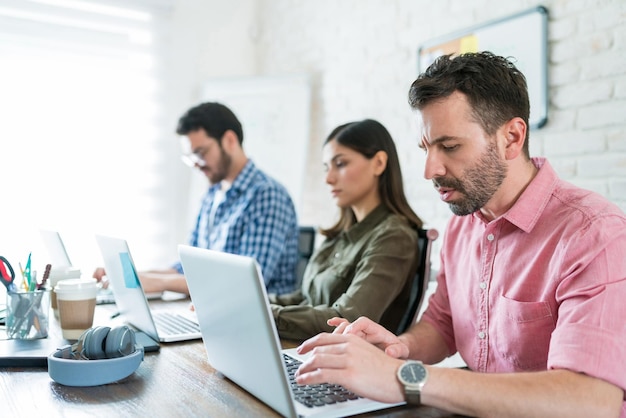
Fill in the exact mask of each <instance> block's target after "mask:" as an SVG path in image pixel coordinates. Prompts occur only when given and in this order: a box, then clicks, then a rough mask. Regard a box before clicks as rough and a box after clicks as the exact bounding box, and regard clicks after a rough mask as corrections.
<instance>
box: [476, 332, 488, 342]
mask: <svg viewBox="0 0 626 418" xmlns="http://www.w3.org/2000/svg"><path fill="white" fill-rule="evenodd" d="M486 335H487V334H485V333H484V332H483V331H480V332H479V333H478V338H480V339H481V340H484V339H485V336H486Z"/></svg>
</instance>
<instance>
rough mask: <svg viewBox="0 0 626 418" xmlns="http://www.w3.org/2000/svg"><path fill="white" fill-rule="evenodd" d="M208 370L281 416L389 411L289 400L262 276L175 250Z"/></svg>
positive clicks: (254, 269)
mask: <svg viewBox="0 0 626 418" xmlns="http://www.w3.org/2000/svg"><path fill="white" fill-rule="evenodd" d="M178 253H179V256H180V261H181V263H182V265H183V269H184V271H185V277H186V279H187V285H188V287H189V292H190V294H191V300H192V302H193V304H194V307H195V311H196V314H197V316H198V322H199V323H200V329H201V331H202V339H203V341H204V346H205V348H206V352H207V356H208V361H209V363H210V364H211V366H212V367H213V368H214V369H216V370H218V371H219V372H220V373H222V374H224V375H225V376H226V377H228V378H229V379H231V380H232V381H233V382H235V383H236V384H238V385H239V386H241V387H242V388H243V389H245V390H247V391H248V392H250V393H251V394H252V395H254V396H255V397H257V398H258V399H259V400H261V401H262V402H264V403H265V404H267V405H268V406H270V407H271V408H273V409H274V410H276V411H277V412H278V413H280V414H281V415H283V416H286V417H294V416H326V417H341V416H348V415H354V414H358V413H363V412H368V411H373V410H379V409H385V408H390V407H392V406H396V405H399V404H395V405H391V404H383V403H380V402H375V401H372V400H369V399H363V398H361V399H358V400H355V401H349V402H342V403H336V404H333V405H328V406H324V407H321V408H307V407H305V406H304V405H303V404H301V403H299V402H296V401H295V400H294V398H293V397H292V393H291V388H290V385H289V378H288V376H287V371H286V369H285V366H284V363H283V357H282V356H283V353H285V352H288V353H289V354H290V355H292V357H296V358H298V357H299V356H298V355H297V354H296V353H295V350H293V349H292V350H281V345H280V339H279V336H278V332H277V330H276V326H275V324H274V318H273V315H272V312H271V308H270V305H269V303H268V300H267V293H266V289H265V283H264V281H263V277H262V273H261V270H260V268H259V266H258V264H257V263H256V261H255V260H254V259H253V258H250V257H245V256H240V255H234V254H228V253H223V252H219V251H213V250H206V249H202V248H196V247H191V246H188V245H182V244H181V245H179V246H178Z"/></svg>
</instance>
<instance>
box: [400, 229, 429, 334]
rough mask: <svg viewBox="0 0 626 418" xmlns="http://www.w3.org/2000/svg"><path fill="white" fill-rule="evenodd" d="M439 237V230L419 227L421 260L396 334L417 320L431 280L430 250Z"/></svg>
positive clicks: (418, 242)
mask: <svg viewBox="0 0 626 418" xmlns="http://www.w3.org/2000/svg"><path fill="white" fill-rule="evenodd" d="M438 237H439V232H438V231H437V230H436V229H434V228H431V229H421V228H420V229H418V231H417V245H418V246H419V259H420V260H419V261H420V264H419V266H418V267H417V273H416V274H415V279H414V280H413V285H412V286H411V297H410V298H409V309H407V311H406V313H405V314H404V317H403V318H402V320H401V321H400V325H399V326H398V330H397V331H396V335H400V334H402V333H403V332H404V331H406V330H407V329H409V327H410V326H411V325H412V324H413V323H414V322H415V321H417V315H419V311H420V308H421V306H422V302H423V301H424V295H425V294H426V290H427V289H428V282H429V281H430V251H431V247H432V243H433V241H435V240H436V239H437V238H438Z"/></svg>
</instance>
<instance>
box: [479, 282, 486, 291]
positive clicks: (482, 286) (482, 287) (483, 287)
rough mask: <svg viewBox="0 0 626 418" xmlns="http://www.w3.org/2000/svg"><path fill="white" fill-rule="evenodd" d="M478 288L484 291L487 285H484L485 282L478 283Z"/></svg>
mask: <svg viewBox="0 0 626 418" xmlns="http://www.w3.org/2000/svg"><path fill="white" fill-rule="evenodd" d="M479 286H480V288H481V289H483V290H484V289H486V288H487V283H485V282H480V284H479Z"/></svg>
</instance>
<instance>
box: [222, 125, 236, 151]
mask: <svg viewBox="0 0 626 418" xmlns="http://www.w3.org/2000/svg"><path fill="white" fill-rule="evenodd" d="M221 144H222V149H224V150H225V151H226V152H228V153H229V154H230V153H232V151H233V150H234V149H235V148H236V147H239V138H238V137H237V134H236V133H235V131H233V130H231V129H227V130H226V132H224V135H222V140H221Z"/></svg>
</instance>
